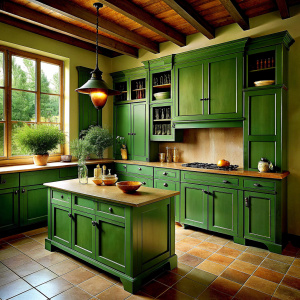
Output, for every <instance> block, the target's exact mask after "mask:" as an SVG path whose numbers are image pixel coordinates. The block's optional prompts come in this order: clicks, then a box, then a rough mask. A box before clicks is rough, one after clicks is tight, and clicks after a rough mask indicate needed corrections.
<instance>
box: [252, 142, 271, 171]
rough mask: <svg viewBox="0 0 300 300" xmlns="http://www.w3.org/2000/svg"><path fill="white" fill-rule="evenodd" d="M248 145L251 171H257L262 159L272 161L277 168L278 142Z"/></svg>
mask: <svg viewBox="0 0 300 300" xmlns="http://www.w3.org/2000/svg"><path fill="white" fill-rule="evenodd" d="M248 145H249V146H248V153H249V168H250V170H257V165H258V162H259V161H260V159H261V158H262V157H265V158H267V159H268V160H270V161H271V162H272V163H273V164H274V165H275V166H276V165H277V160H276V142H268V141H250V142H249V144H248Z"/></svg>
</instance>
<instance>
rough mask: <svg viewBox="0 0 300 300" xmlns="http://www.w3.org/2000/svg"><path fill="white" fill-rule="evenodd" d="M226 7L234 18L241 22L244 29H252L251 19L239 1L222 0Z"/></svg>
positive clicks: (240, 24)
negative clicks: (239, 4)
mask: <svg viewBox="0 0 300 300" xmlns="http://www.w3.org/2000/svg"><path fill="white" fill-rule="evenodd" d="M220 2H221V3H222V4H223V6H224V7H225V9H226V10H227V11H228V13H229V14H230V16H231V17H232V19H233V20H234V21H235V22H236V23H238V24H239V26H240V27H241V28H242V29H243V30H248V29H250V26H249V19H248V17H247V16H246V15H245V14H244V12H243V11H242V10H241V9H240V7H239V6H238V4H237V3H235V1H234V0H220Z"/></svg>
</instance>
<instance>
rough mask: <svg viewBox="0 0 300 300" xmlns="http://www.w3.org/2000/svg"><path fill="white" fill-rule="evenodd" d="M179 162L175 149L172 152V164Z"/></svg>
mask: <svg viewBox="0 0 300 300" xmlns="http://www.w3.org/2000/svg"><path fill="white" fill-rule="evenodd" d="M178 161H179V152H178V149H177V148H176V147H174V150H173V162H175V163H177V162H178Z"/></svg>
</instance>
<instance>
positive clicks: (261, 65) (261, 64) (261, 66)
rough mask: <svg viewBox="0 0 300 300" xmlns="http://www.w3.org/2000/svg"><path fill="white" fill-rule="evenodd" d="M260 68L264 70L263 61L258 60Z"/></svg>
mask: <svg viewBox="0 0 300 300" xmlns="http://www.w3.org/2000/svg"><path fill="white" fill-rule="evenodd" d="M260 68H261V69H263V68H264V61H263V59H261V60H260Z"/></svg>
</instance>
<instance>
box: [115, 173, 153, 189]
mask: <svg viewBox="0 0 300 300" xmlns="http://www.w3.org/2000/svg"><path fill="white" fill-rule="evenodd" d="M118 178H119V180H118V181H140V182H142V184H143V185H144V186H147V187H153V179H152V178H148V177H135V176H132V175H128V174H119V175H118Z"/></svg>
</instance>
